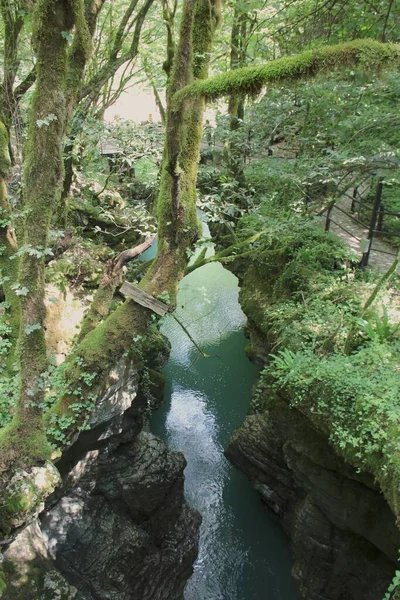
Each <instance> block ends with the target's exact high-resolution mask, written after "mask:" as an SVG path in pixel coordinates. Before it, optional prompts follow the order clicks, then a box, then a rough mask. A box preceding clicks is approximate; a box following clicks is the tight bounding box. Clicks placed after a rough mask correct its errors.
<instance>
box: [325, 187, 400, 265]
mask: <svg viewBox="0 0 400 600" xmlns="http://www.w3.org/2000/svg"><path fill="white" fill-rule="evenodd" d="M344 196H346V197H348V198H349V199H350V200H351V205H350V212H348V211H346V210H345V209H343V208H342V207H340V206H337V205H336V204H335V202H336V201H335V202H332V203H331V204H330V205H329V207H328V210H327V214H326V220H325V231H329V229H330V225H331V223H334V224H335V225H336V226H337V227H339V228H340V229H342V230H343V231H345V232H346V233H347V234H348V235H350V236H351V237H353V238H355V239H356V240H358V241H359V242H361V239H360V238H359V237H357V236H356V235H354V233H352V232H351V231H349V230H348V229H346V228H345V227H343V225H342V224H340V223H338V222H337V221H335V220H334V219H333V218H332V211H333V209H335V210H338V211H339V212H341V213H343V214H344V215H346V216H347V217H349V218H350V219H351V220H352V221H353V222H355V223H357V224H358V225H361V226H362V227H363V228H364V229H367V230H368V233H367V236H366V241H367V244H366V247H365V248H362V251H363V252H362V257H361V260H360V266H361V267H366V266H367V265H368V262H369V257H370V254H371V251H373V252H380V253H382V254H388V255H390V256H393V257H395V256H396V254H395V253H394V252H388V251H386V250H382V249H380V248H376V247H374V248H372V243H373V240H374V238H375V237H378V236H388V237H400V231H389V230H386V229H384V228H383V227H384V220H385V217H386V216H392V217H397V218H399V219H400V212H393V211H390V210H387V209H386V208H385V205H384V204H383V202H382V196H383V177H380V178H379V179H378V182H377V185H376V190H375V196H374V201H373V203H372V204H371V203H368V202H366V199H365V198H363V197H362V196H361V194H360V193H359V187H355V188H354V190H353V193H352V194H351V195H350V194H344ZM361 209H362V210H361ZM360 212H361V214H362V216H361V217H360ZM368 214H370V216H369V219H368V222H364V221H363V220H362V219H364V218H365V216H366V215H368ZM356 215H357V216H356Z"/></svg>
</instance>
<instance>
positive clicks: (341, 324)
mask: <svg viewBox="0 0 400 600" xmlns="http://www.w3.org/2000/svg"><path fill="white" fill-rule="evenodd" d="M250 231H251V232H256V231H262V232H263V235H262V236H261V237H259V238H258V239H257V241H255V242H254V243H253V244H252V248H251V250H252V252H251V253H250V254H246V262H245V263H244V261H243V264H242V261H241V259H240V258H238V259H236V263H234V270H237V271H238V272H242V278H243V283H242V286H243V287H242V291H241V303H242V307H243V310H244V311H245V313H246V314H247V316H248V317H249V319H250V321H251V324H252V328H253V327H254V328H255V330H256V332H257V334H256V335H255V336H254V341H255V348H254V352H255V353H256V354H258V355H261V356H262V357H263V358H264V361H265V362H266V363H267V364H266V366H265V367H264V369H263V371H262V373H261V378H260V383H259V387H258V390H257V392H256V396H255V400H254V404H253V409H254V410H257V411H260V410H261V411H262V410H265V409H267V407H268V404H269V403H270V402H274V394H277V395H278V396H279V397H281V398H282V397H283V398H285V400H286V401H287V402H288V403H289V404H290V406H291V407H293V408H294V409H296V410H299V411H301V412H302V413H304V414H305V415H306V416H307V418H308V419H309V420H310V421H311V422H312V423H313V425H314V427H315V428H316V429H317V430H319V431H321V432H323V433H324V434H326V435H327V437H328V439H329V440H330V442H331V444H332V445H333V447H334V448H335V449H336V451H337V452H338V454H340V455H341V456H343V457H344V459H345V460H346V461H347V462H349V463H350V464H352V465H353V466H355V467H356V468H359V469H360V470H363V471H368V472H371V473H372V474H373V475H374V476H375V478H376V479H377V480H378V482H379V484H380V486H381V488H382V490H383V492H384V494H385V496H386V499H387V501H388V503H389V504H390V506H391V507H392V509H393V511H394V512H395V514H396V515H397V517H399V515H400V504H399V492H398V481H399V478H400V442H399V439H400V437H399V432H400V402H399V388H400V377H399V372H398V365H399V364H400V324H399V323H398V322H397V321H398V318H399V313H398V312H397V311H396V301H397V294H398V289H399V288H398V282H397V278H396V277H392V278H391V279H390V281H389V282H382V281H381V280H382V277H381V276H380V275H379V274H374V273H371V272H369V273H365V272H363V271H360V270H359V269H357V268H356V267H355V264H356V263H355V262H353V261H354V258H355V257H354V255H352V253H351V252H350V251H349V250H348V249H347V247H345V246H344V245H343V244H342V243H341V242H340V241H339V240H338V239H336V238H335V237H334V236H331V235H330V234H326V233H325V232H324V231H323V229H322V228H321V226H320V225H319V223H318V222H317V221H316V220H315V219H312V218H309V217H300V216H291V217H288V215H286V216H285V219H284V220H283V219H282V216H281V214H279V212H278V211H277V210H276V208H275V209H274V208H273V207H271V204H268V203H266V204H265V205H264V206H263V207H261V210H260V211H259V213H258V214H257V215H252V216H248V217H243V218H242V219H241V221H240V222H239V226H238V230H237V233H238V235H239V236H241V235H243V234H245V235H246V236H248V234H249V232H250ZM371 298H374V300H373V302H370V299H371Z"/></svg>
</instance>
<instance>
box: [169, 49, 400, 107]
mask: <svg viewBox="0 0 400 600" xmlns="http://www.w3.org/2000/svg"><path fill="white" fill-rule="evenodd" d="M399 59H400V46H399V45H398V44H383V43H380V42H376V41H374V40H367V39H366V40H355V41H353V42H347V43H343V44H336V45H333V46H325V47H322V48H318V49H316V50H308V51H306V52H302V53H301V54H296V55H294V56H288V57H284V58H279V59H277V60H274V61H271V62H270V63H268V64H266V65H262V66H260V67H243V68H241V69H235V70H233V71H228V72H227V73H223V74H221V75H217V76H215V77H211V78H210V79H207V80H205V81H196V82H193V83H191V84H190V85H188V86H187V87H185V88H184V89H182V90H180V91H178V92H177V93H176V94H175V96H174V104H175V106H178V105H179V104H181V103H182V102H183V101H184V100H187V99H188V98H195V97H199V96H203V97H204V98H206V99H207V100H216V99H217V98H220V97H221V96H227V95H231V94H234V93H238V92H241V93H243V94H250V95H254V94H257V93H259V92H260V91H261V89H262V88H263V87H265V86H266V85H267V84H268V83H281V82H282V81H291V80H295V79H304V78H305V77H313V76H315V75H317V74H318V73H321V72H323V71H332V70H334V69H340V68H346V67H350V66H354V65H356V66H357V65H359V66H360V67H361V68H363V69H379V68H381V67H383V66H387V65H393V66H394V65H396V64H398V62H399Z"/></svg>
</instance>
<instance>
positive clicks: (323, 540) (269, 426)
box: [226, 401, 400, 600]
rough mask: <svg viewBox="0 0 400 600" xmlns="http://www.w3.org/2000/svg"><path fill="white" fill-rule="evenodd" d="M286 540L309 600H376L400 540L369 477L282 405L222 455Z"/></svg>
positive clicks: (256, 419) (249, 424)
mask: <svg viewBox="0 0 400 600" xmlns="http://www.w3.org/2000/svg"><path fill="white" fill-rule="evenodd" d="M226 455H227V457H228V458H229V460H230V461H231V462H232V463H233V464H234V465H235V466H236V467H238V468H239V469H240V470H241V471H243V472H244V473H245V474H246V475H247V477H248V478H249V479H250V480H251V481H252V482H253V484H254V486H255V487H256V489H258V491H259V492H260V494H261V498H262V501H263V503H264V505H265V509H266V511H267V512H268V513H269V514H271V515H273V516H274V517H275V518H277V519H278V520H279V522H280V523H281V524H282V525H283V527H284V528H285V530H286V532H287V533H288V535H289V536H290V538H291V543H292V549H293V553H294V559H295V565H294V575H295V577H296V578H297V579H298V581H299V584H300V589H301V592H302V594H303V596H304V598H306V599H307V600H321V598H323V599H324V600H381V599H382V597H383V596H384V594H385V591H386V589H387V586H388V584H389V582H390V581H391V579H392V577H393V573H394V570H395V568H396V559H397V549H398V548H399V546H400V534H399V531H398V529H397V527H396V524H395V519H394V516H393V513H392V512H391V510H390V508H389V506H388V505H387V503H386V501H385V500H384V498H383V495H382V494H381V493H380V491H379V489H377V487H376V486H375V485H374V482H373V481H372V478H371V477H369V476H368V475H362V474H358V473H357V472H356V471H355V470H354V469H353V468H352V467H349V466H348V465H346V464H345V463H344V462H343V461H342V460H341V459H340V458H339V457H338V456H337V455H336V454H335V453H334V452H333V450H332V449H331V448H330V446H329V444H328V442H327V440H326V439H325V438H324V437H323V436H322V435H320V434H319V433H317V432H316V431H315V430H313V429H312V428H311V426H310V424H309V423H308V421H307V419H306V418H305V417H304V416H303V415H301V414H300V413H299V412H298V411H296V410H294V409H289V408H288V406H287V404H286V403H285V402H284V401H277V402H276V404H275V405H274V406H272V407H271V408H270V409H269V410H268V411H267V412H265V413H262V414H253V415H250V416H248V417H247V419H246V421H245V422H244V423H243V425H242V426H241V427H240V428H239V429H237V430H236V432H235V433H234V434H233V436H232V438H231V440H230V443H229V446H228V448H227V450H226Z"/></svg>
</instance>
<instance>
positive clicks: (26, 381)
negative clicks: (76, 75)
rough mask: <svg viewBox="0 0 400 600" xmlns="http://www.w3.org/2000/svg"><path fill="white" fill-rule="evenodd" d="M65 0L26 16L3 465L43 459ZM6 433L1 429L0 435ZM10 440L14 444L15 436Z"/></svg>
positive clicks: (48, 1)
mask: <svg viewBox="0 0 400 600" xmlns="http://www.w3.org/2000/svg"><path fill="white" fill-rule="evenodd" d="M72 15H73V11H71V3H70V2H69V1H68V0H53V1H52V0H39V1H38V2H37V4H36V6H35V13H34V41H35V46H36V50H37V65H36V69H37V82H36V88H35V92H34V97H33V100H32V106H31V108H30V116H29V123H28V137H27V144H26V149H25V163H24V169H23V184H24V208H25V212H26V220H25V223H24V236H23V239H22V240H19V245H20V252H21V253H22V255H21V258H20V264H19V280H18V288H17V289H16V290H15V293H16V294H17V295H19V297H20V302H21V320H20V330H19V338H18V362H19V375H20V392H19V400H18V405H17V408H16V414H15V417H14V420H13V422H12V424H11V427H10V428H9V430H8V444H7V445H8V450H9V452H8V453H5V454H4V455H3V457H2V458H3V461H5V463H6V464H5V465H3V467H4V466H8V464H9V463H10V461H12V460H13V458H14V456H15V455H17V454H20V453H21V451H23V456H24V459H25V460H27V461H28V462H29V460H32V461H34V460H36V459H38V458H40V457H43V455H46V448H45V443H44V439H45V436H44V432H43V402H44V393H45V390H44V384H43V377H44V373H45V371H46V369H47V364H48V363H47V354H46V342H45V336H44V329H43V320H44V316H45V306H44V293H45V290H44V268H45V255H46V252H47V247H48V236H49V229H50V223H51V217H52V213H53V210H54V207H55V204H56V201H57V197H58V195H59V191H60V185H61V182H62V138H63V133H64V130H65V118H66V93H65V92H66V66H67V40H66V39H65V37H66V36H65V35H64V36H63V35H62V33H63V32H66V31H69V30H70V29H71V27H72V25H73V18H72ZM6 433H7V432H6ZM15 438H17V439H15Z"/></svg>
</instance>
